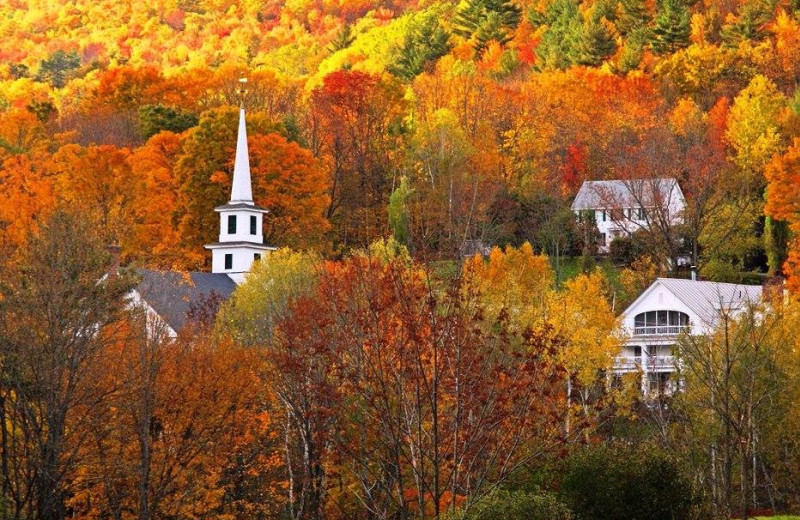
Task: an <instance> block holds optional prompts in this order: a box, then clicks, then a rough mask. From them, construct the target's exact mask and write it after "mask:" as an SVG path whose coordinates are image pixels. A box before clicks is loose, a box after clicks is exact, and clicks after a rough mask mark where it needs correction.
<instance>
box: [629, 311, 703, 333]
mask: <svg viewBox="0 0 800 520" xmlns="http://www.w3.org/2000/svg"><path fill="white" fill-rule="evenodd" d="M688 330H689V315H688V314H686V313H684V312H680V311H648V312H642V313H640V314H637V315H636V317H635V318H634V320H633V333H634V334H636V335H638V334H680V333H681V332H683V331H688Z"/></svg>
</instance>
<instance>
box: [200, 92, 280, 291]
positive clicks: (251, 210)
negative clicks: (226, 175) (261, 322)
mask: <svg viewBox="0 0 800 520" xmlns="http://www.w3.org/2000/svg"><path fill="white" fill-rule="evenodd" d="M239 81H240V82H241V83H242V90H240V95H241V96H242V100H243V96H244V89H243V87H244V83H245V82H246V81H247V80H245V79H241V80H239ZM214 211H216V212H217V213H219V216H220V222H219V242H215V243H213V244H206V246H205V247H206V249H210V250H211V272H212V273H225V274H227V275H228V276H230V277H231V278H232V279H233V281H234V282H236V283H241V282H242V281H243V280H244V277H245V275H246V274H247V273H248V272H249V271H250V268H251V267H252V264H253V262H254V261H255V260H259V259H261V257H262V255H264V254H267V253H269V252H270V251H274V250H275V248H274V247H270V246H268V245H265V244H264V227H263V222H264V214H265V213H267V210H266V209H264V208H261V207H259V206H256V205H255V203H254V202H253V187H252V182H251V180H250V156H249V153H248V150H247V127H246V124H245V113H244V103H243V102H242V103H241V104H240V107H239V132H238V137H237V141H236V159H235V161H234V166H233V182H232V186H231V199H230V201H229V202H228V203H227V204H224V205H222V206H218V207H216V208H214Z"/></svg>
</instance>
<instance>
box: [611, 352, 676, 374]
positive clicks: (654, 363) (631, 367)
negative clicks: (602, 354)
mask: <svg viewBox="0 0 800 520" xmlns="http://www.w3.org/2000/svg"><path fill="white" fill-rule="evenodd" d="M638 370H642V371H643V372H675V371H676V365H675V356H617V357H616V358H614V372H616V373H625V372H636V371H638Z"/></svg>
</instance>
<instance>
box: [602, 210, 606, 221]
mask: <svg viewBox="0 0 800 520" xmlns="http://www.w3.org/2000/svg"><path fill="white" fill-rule="evenodd" d="M605 221H606V211H605V210H603V222H605Z"/></svg>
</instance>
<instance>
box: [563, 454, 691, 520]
mask: <svg viewBox="0 0 800 520" xmlns="http://www.w3.org/2000/svg"><path fill="white" fill-rule="evenodd" d="M695 496H696V495H695V493H694V492H693V489H692V485H691V482H690V480H689V478H688V477H687V475H686V474H685V473H684V471H683V470H682V468H681V466H680V465H679V464H678V463H677V461H676V460H675V459H674V458H673V457H671V456H670V455H669V454H667V453H664V452H663V451H661V450H660V449H659V448H653V447H649V446H648V447H641V446H640V447H628V446H616V447H614V446H610V447H609V446H594V447H587V448H585V449H583V450H580V451H578V452H576V453H574V454H573V455H571V456H570V457H569V458H568V459H567V461H566V464H565V472H564V477H563V479H562V482H561V497H562V500H563V501H564V503H566V504H567V505H568V506H569V507H570V509H571V510H572V511H573V512H574V513H575V514H576V515H577V516H578V517H579V518H581V520H680V519H690V518H692V517H693V512H694V510H695V506H696V505H697V503H696V502H697V501H696V499H695V498H694V497H695Z"/></svg>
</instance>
